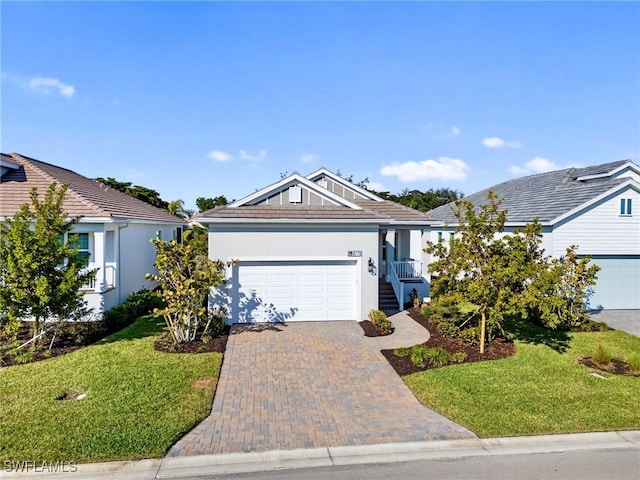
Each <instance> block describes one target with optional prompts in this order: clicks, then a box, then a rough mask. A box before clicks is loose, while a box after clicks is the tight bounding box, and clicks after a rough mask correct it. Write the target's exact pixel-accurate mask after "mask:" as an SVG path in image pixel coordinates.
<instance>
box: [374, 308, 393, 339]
mask: <svg viewBox="0 0 640 480" xmlns="http://www.w3.org/2000/svg"><path fill="white" fill-rule="evenodd" d="M369 321H370V322H371V323H372V324H373V326H374V327H376V330H377V331H378V333H379V334H381V335H387V334H389V333H391V332H392V331H393V325H392V324H391V322H390V321H389V319H388V318H387V315H386V314H385V313H384V312H383V311H382V310H370V311H369Z"/></svg>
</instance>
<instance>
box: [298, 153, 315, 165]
mask: <svg viewBox="0 0 640 480" xmlns="http://www.w3.org/2000/svg"><path fill="white" fill-rule="evenodd" d="M317 159H318V156H317V155H313V154H311V153H305V154H304V155H302V156H301V157H300V161H301V162H302V163H311V162H314V161H315V160H317Z"/></svg>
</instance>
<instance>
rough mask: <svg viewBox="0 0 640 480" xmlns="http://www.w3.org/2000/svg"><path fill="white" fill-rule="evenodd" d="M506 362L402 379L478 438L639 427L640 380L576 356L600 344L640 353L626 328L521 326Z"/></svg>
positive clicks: (621, 353) (617, 353) (621, 354)
mask: <svg viewBox="0 0 640 480" xmlns="http://www.w3.org/2000/svg"><path fill="white" fill-rule="evenodd" d="M515 330H516V331H517V334H518V337H519V340H516V354H515V355H514V356H513V357H511V358H508V359H504V360H496V361H490V362H481V363H467V364H463V365H455V366H448V367H444V368H439V369H433V370H428V371H425V372H419V373H414V374H412V375H407V376H405V377H403V379H404V381H405V382H406V383H407V385H408V386H409V388H410V389H411V390H412V391H413V393H414V394H415V395H416V397H417V398H418V399H419V400H420V401H421V402H422V403H423V404H424V405H426V406H427V407H429V408H432V409H433V410H435V411H437V412H439V413H441V414H443V415H445V416H447V417H449V418H450V419H452V420H453V421H454V422H458V423H460V424H461V425H464V426H465V427H467V428H469V429H470V430H472V431H473V432H475V433H476V434H477V435H478V436H480V437H498V436H512V435H540V434H552V433H569V432H588V431H605V430H631V429H640V407H639V405H640V403H639V402H640V377H630V376H622V375H612V374H606V373H603V376H606V377H607V379H606V380H603V379H599V378H596V377H593V376H591V375H589V374H588V373H589V372H592V371H593V370H591V369H588V368H587V367H584V366H582V365H580V364H579V363H578V362H577V360H576V359H577V358H578V357H580V356H591V355H592V354H593V353H594V351H595V349H596V347H597V345H598V343H599V342H602V343H603V344H604V345H605V346H606V347H607V348H608V349H609V350H610V351H611V353H612V354H613V356H614V357H615V358H620V359H626V358H628V357H629V356H630V355H633V354H634V353H637V352H640V338H637V337H634V336H632V335H629V334H627V333H624V332H620V331H608V332H596V333H569V334H564V333H562V332H548V331H546V330H544V329H536V328H533V327H522V325H520V326H518V327H517V328H516V329H515Z"/></svg>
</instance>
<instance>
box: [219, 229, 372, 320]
mask: <svg viewBox="0 0 640 480" xmlns="http://www.w3.org/2000/svg"><path fill="white" fill-rule="evenodd" d="M349 250H360V251H362V257H361V262H360V269H361V271H360V275H359V278H360V282H361V284H360V285H359V291H360V299H359V301H356V305H359V311H357V312H356V316H357V318H361V319H364V318H366V316H367V313H368V312H369V310H371V309H377V308H378V276H377V274H376V275H371V274H370V273H369V271H368V260H369V257H371V258H372V259H373V261H374V262H376V263H377V259H378V227H377V225H362V226H359V225H348V226H339V225H333V226H331V225H305V226H302V225H300V226H297V225H265V226H264V227H261V226H259V225H255V224H253V225H235V226H223V225H212V226H210V227H209V257H210V258H211V259H213V260H222V261H223V262H228V261H231V260H240V261H241V260H243V259H251V260H258V259H259V260H264V261H268V260H270V259H271V260H285V259H296V260H323V259H332V260H336V259H341V258H343V259H345V260H347V259H349V257H348V251H349ZM228 271H229V272H231V269H228Z"/></svg>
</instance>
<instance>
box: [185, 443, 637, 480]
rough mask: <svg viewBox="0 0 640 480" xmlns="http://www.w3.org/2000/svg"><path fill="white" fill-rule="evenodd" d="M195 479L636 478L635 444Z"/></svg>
mask: <svg viewBox="0 0 640 480" xmlns="http://www.w3.org/2000/svg"><path fill="white" fill-rule="evenodd" d="M191 478H194V479H199V480H208V479H216V480H254V479H255V480H258V479H260V480H270V479H273V480H275V479H279V480H295V479H304V480H390V479H402V480H412V479H416V480H418V479H420V480H425V479H439V480H440V479H441V480H458V479H460V480H467V479H474V480H537V479H545V480H556V479H557V480H604V479H606V480H637V479H638V478H640V449H616V450H595V451H594V450H583V451H577V452H563V453H536V454H526V455H502V456H485V457H466V458H448V459H438V460H414V461H410V462H398V463H386V464H367V465H343V466H333V467H320V468H302V469H295V470H276V471H270V472H255V473H242V474H235V475H213V476H200V477H191Z"/></svg>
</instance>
